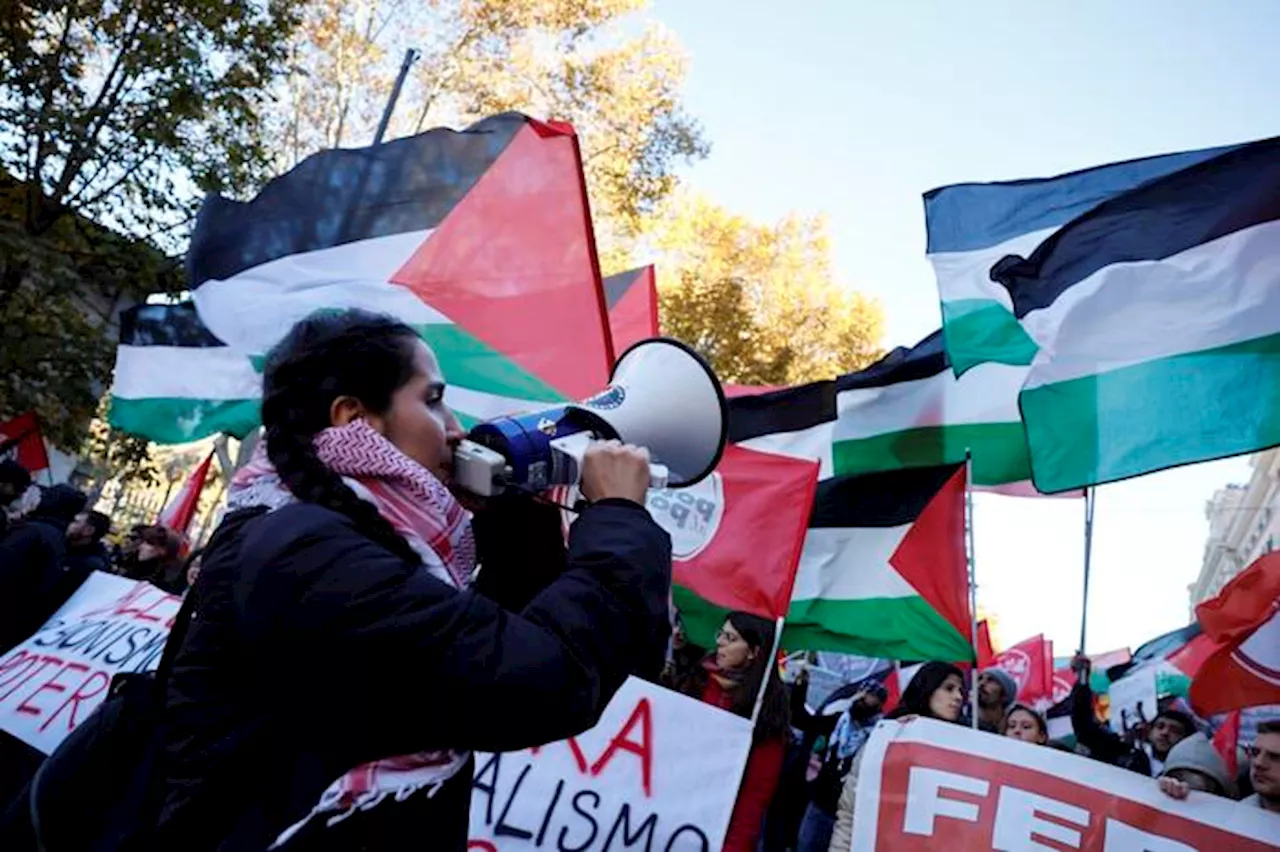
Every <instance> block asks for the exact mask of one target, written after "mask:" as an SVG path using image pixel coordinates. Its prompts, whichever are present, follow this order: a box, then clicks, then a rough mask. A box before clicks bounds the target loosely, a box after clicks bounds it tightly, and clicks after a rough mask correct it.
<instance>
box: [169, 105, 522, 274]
mask: <svg viewBox="0 0 1280 852" xmlns="http://www.w3.org/2000/svg"><path fill="white" fill-rule="evenodd" d="M527 123H528V119H526V118H525V117H524V116H522V115H517V114H515V113H507V114H504V115H499V116H494V117H493V118H487V119H485V120H484V121H481V122H479V123H477V124H474V125H472V126H471V127H469V128H467V129H466V130H464V131H461V132H457V131H453V130H448V129H437V130H431V131H428V132H427V133H423V134H420V135H418V136H412V137H409V138H407V139H396V140H394V141H392V142H387V143H385V144H383V145H379V146H376V147H370V148H356V149H339V150H331V151H321V152H320V153H318V154H314V155H312V156H310V157H308V158H307V159H306V160H304V161H302V162H301V163H300V164H298V166H297V167H295V168H294V169H292V170H291V171H289V172H288V173H287V174H284V175H282V176H280V177H278V178H276V179H275V180H273V181H271V182H270V183H268V184H267V185H266V186H265V187H264V188H263V190H262V192H260V193H258V195H257V197H255V198H254V199H253V200H252V201H249V202H239V201H232V200H230V199H226V198H223V197H221V196H217V195H214V196H210V197H209V198H208V199H206V200H205V203H204V206H203V207H202V208H201V209H200V216H199V218H198V219H197V220H196V228H195V233H194V234H193V235H192V238H191V247H190V249H189V250H188V252H187V273H188V280H189V281H190V284H191V286H192V287H194V286H197V285H199V284H201V283H203V282H205V281H208V280H210V279H222V278H228V277H230V276H232V275H235V274H236V273H237V272H241V271H243V270H245V269H250V268H252V267H255V266H258V265H260V264H263V263H266V262H268V261H271V260H277V259H279V258H282V257H288V256H289V255H294V254H300V253H302V252H307V251H316V250H319V249H325V248H331V247H333V246H338V245H342V244H344V243H350V242H355V241H358V240H364V239H370V238H372V237H382V236H388V235H391V234H401V233H405V232H407V231H420V230H426V229H429V228H434V227H436V226H437V225H438V224H439V223H440V222H441V221H443V220H444V217H445V216H446V215H447V214H448V213H449V211H450V210H452V209H453V208H454V207H455V206H456V205H457V204H458V202H459V201H461V200H462V197H463V196H464V195H466V194H467V192H469V191H470V190H471V188H472V187H473V186H475V184H476V182H477V181H478V180H479V179H480V177H481V176H482V175H483V174H484V173H485V172H486V171H487V170H488V169H489V167H490V166H491V165H493V163H494V162H495V161H496V160H497V159H498V157H499V156H500V155H501V154H502V152H503V151H504V150H505V149H506V147H507V145H508V143H510V141H511V140H512V139H513V138H514V137H515V135H516V133H517V132H519V131H520V129H521V128H523V127H524V126H525V125H526V124H527Z"/></svg>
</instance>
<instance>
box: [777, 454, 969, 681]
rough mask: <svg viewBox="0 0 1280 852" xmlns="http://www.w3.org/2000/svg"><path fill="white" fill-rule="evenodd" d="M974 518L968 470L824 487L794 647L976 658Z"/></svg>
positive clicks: (813, 521) (795, 611) (795, 614)
mask: <svg viewBox="0 0 1280 852" xmlns="http://www.w3.org/2000/svg"><path fill="white" fill-rule="evenodd" d="M964 513H965V467H964V465H962V464H960V465H947V466H943V467H932V468H917V469H914V470H907V471H893V472H888V473H874V474H868V475H865V476H836V477H831V478H828V479H825V480H822V481H820V482H819V483H818V491H817V496H816V497H815V498H814V507H813V514H812V516H811V517H810V518H809V530H808V533H807V534H806V536H805V540H804V550H803V551H802V552H801V555H800V567H799V570H798V571H797V573H796V583H795V588H794V590H793V591H792V594H791V609H790V612H789V614H788V617H787V625H786V631H785V633H784V637H783V642H784V643H785V645H786V647H788V648H805V649H811V650H824V651H839V652H841V653H846V654H858V655H860V656H867V657H881V658H885V659H893V660H947V661H972V660H973V659H974V652H973V647H972V643H971V641H970V638H969V637H970V632H971V629H972V625H971V621H970V609H969V584H968V567H967V562H966V559H965V547H964V523H965V517H964Z"/></svg>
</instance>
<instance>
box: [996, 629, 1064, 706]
mask: <svg viewBox="0 0 1280 852" xmlns="http://www.w3.org/2000/svg"><path fill="white" fill-rule="evenodd" d="M995 664H996V665H997V666H999V667H1000V668H1002V669H1004V670H1005V672H1007V673H1008V675H1009V676H1010V677H1012V678H1013V680H1014V683H1016V684H1017V685H1018V695H1017V700H1018V701H1020V702H1022V703H1023V704H1035V703H1036V702H1037V701H1040V700H1042V699H1046V698H1050V697H1051V696H1052V695H1053V645H1052V643H1050V642H1049V641H1048V640H1046V639H1045V638H1044V636H1043V635H1040V636H1032V637H1031V638H1030V639H1024V640H1023V641H1021V642H1019V643H1018V644H1017V645H1014V646H1013V647H1012V648H1009V649H1008V650H1006V651H1003V652H1001V653H999V654H997V655H996V659H995Z"/></svg>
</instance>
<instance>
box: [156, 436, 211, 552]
mask: <svg viewBox="0 0 1280 852" xmlns="http://www.w3.org/2000/svg"><path fill="white" fill-rule="evenodd" d="M212 462H213V453H209V455H208V457H207V458H206V459H205V460H204V461H202V462H201V463H200V466H199V467H197V468H196V469H195V470H193V471H192V472H191V475H190V476H188V477H187V481H186V482H184V483H183V484H182V489H181V490H180V491H178V494H177V496H175V497H174V498H173V499H172V500H170V501H169V505H168V506H165V507H164V511H163V512H161V513H160V518H159V520H157V522H156V523H158V524H160V525H161V526H166V527H168V528H169V529H171V530H173V531H174V532H176V533H177V534H178V535H186V532H187V527H189V526H191V519H192V518H194V517H195V515H196V507H197V506H198V505H199V504H200V492H201V491H203V490H204V483H205V480H206V479H207V478H208V476H209V465H210V464H211V463H212Z"/></svg>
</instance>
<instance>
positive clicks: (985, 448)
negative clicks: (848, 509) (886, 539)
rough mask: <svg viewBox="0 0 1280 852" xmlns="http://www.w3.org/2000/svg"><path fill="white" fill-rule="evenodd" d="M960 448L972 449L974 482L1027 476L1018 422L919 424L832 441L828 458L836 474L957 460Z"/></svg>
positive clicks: (989, 482)
mask: <svg viewBox="0 0 1280 852" xmlns="http://www.w3.org/2000/svg"><path fill="white" fill-rule="evenodd" d="M965 450H969V451H970V452H972V454H973V482H974V485H977V486H992V485H1004V484H1006V483H1010V482H1022V481H1025V480H1027V479H1029V478H1030V477H1031V468H1030V466H1029V464H1028V461H1027V445H1026V436H1025V434H1024V433H1023V429H1022V424H1021V423H954V424H950V425H947V426H922V427H920V428H917V429H904V430H903V431H901V432H886V433H884V434H882V435H873V436H871V437H870V438H858V439H856V440H851V441H836V442H835V444H834V445H833V446H832V450H831V461H832V465H833V469H834V471H835V474H836V475H837V476H841V475H845V474H859V473H877V472H879V471H886V470H900V469H902V468H915V467H930V466H933V465H941V464H952V463H955V462H962V461H964V454H965Z"/></svg>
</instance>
